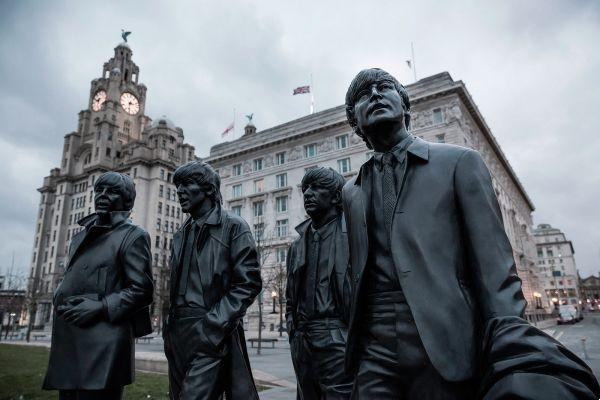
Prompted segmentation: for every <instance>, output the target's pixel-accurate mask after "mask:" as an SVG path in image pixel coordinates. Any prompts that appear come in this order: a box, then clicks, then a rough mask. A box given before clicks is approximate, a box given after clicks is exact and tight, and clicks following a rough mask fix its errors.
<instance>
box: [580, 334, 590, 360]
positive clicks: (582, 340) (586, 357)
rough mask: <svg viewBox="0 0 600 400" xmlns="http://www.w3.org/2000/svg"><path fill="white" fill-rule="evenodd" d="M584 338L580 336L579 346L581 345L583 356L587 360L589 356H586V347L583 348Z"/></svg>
mask: <svg viewBox="0 0 600 400" xmlns="http://www.w3.org/2000/svg"><path fill="white" fill-rule="evenodd" d="M585 340H586V338H584V337H583V338H581V347H583V358H584V359H586V360H589V359H590V357H589V356H588V353H587V349H586V348H585Z"/></svg>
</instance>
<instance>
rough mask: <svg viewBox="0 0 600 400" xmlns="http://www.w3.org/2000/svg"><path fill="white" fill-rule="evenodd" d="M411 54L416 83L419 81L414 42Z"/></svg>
mask: <svg viewBox="0 0 600 400" xmlns="http://www.w3.org/2000/svg"><path fill="white" fill-rule="evenodd" d="M410 52H411V54H412V70H413V74H414V76H415V82H416V81H417V64H416V63H415V47H414V46H413V42H410Z"/></svg>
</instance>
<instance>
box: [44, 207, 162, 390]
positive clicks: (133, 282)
mask: <svg viewBox="0 0 600 400" xmlns="http://www.w3.org/2000/svg"><path fill="white" fill-rule="evenodd" d="M128 215H129V212H112V213H111V223H110V225H105V226H100V225H96V220H97V216H96V215H95V214H92V215H90V216H88V217H86V218H84V219H82V220H80V221H79V224H80V225H82V226H84V227H85V229H84V230H82V231H81V232H79V233H77V234H76V235H75V236H74V237H73V239H72V241H71V245H70V248H69V260H68V263H67V269H66V271H65V275H64V278H63V281H62V282H61V283H60V285H59V286H58V288H57V289H56V291H55V293H54V307H55V309H56V307H58V306H59V305H61V304H64V302H65V301H66V300H67V299H68V298H69V297H72V296H80V295H83V296H86V297H90V298H93V299H102V298H104V299H105V302H106V305H107V306H108V309H107V310H106V313H105V315H103V316H102V317H101V318H99V319H98V320H97V321H95V322H93V323H91V324H90V325H86V326H83V327H77V326H75V325H72V324H69V323H67V322H66V321H65V320H64V319H63V318H62V317H61V316H58V315H57V314H56V313H55V314H54V319H53V324H52V345H51V349H50V360H49V363H48V371H47V373H46V377H45V379H44V384H43V388H44V389H84V390H99V389H105V388H112V387H119V386H124V385H127V384H130V383H131V382H133V377H134V368H135V365H134V339H135V337H136V336H143V335H146V334H148V333H150V332H151V329H150V327H151V324H150V314H149V308H148V306H149V305H150V303H151V302H152V294H153V289H154V286H153V281H152V270H151V252H150V237H149V236H148V233H146V231H144V230H143V229H142V228H140V227H138V226H136V225H133V224H132V223H131V221H130V220H128V219H127V217H128Z"/></svg>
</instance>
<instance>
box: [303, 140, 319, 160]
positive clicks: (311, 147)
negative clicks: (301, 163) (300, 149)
mask: <svg viewBox="0 0 600 400" xmlns="http://www.w3.org/2000/svg"><path fill="white" fill-rule="evenodd" d="M316 155H317V145H316V144H314V143H313V144H307V145H306V146H304V157H306V158H310V157H314V156H316Z"/></svg>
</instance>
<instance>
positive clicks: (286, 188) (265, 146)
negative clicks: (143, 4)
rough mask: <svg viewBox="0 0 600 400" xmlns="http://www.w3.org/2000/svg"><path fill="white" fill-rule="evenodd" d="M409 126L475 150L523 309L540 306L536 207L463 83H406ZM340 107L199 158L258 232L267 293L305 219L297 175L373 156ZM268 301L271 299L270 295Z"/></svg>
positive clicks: (440, 79) (351, 166) (352, 169)
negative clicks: (498, 213) (489, 184)
mask: <svg viewBox="0 0 600 400" xmlns="http://www.w3.org/2000/svg"><path fill="white" fill-rule="evenodd" d="M407 90H408V92H409V95H410V99H411V106H412V110H411V115H412V119H411V125H412V127H411V131H412V133H413V134H415V135H417V136H419V137H421V138H423V139H425V140H428V141H432V142H446V143H452V144H456V145H459V146H464V147H470V148H473V149H475V150H478V151H479V152H480V153H481V154H482V156H483V158H484V160H485V162H486V164H487V166H488V168H489V169H490V173H491V175H492V181H493V185H494V188H495V190H496V194H497V196H498V201H499V203H500V208H501V210H502V216H503V218H504V225H505V228H506V232H507V234H508V237H509V239H510V242H511V244H512V247H513V251H514V257H515V260H516V263H517V269H518V273H519V275H520V277H521V279H522V280H523V291H524V294H525V297H526V299H527V301H528V309H527V312H528V313H529V314H533V313H537V312H543V311H544V310H543V304H544V303H546V301H545V293H544V291H543V290H542V287H541V286H540V283H539V278H538V276H537V268H536V264H535V260H536V253H535V242H534V240H533V234H532V218H531V213H532V212H533V210H534V206H533V204H532V202H531V200H530V199H529V197H528V196H527V193H526V192H525V189H524V188H523V186H522V185H521V183H520V181H519V179H518V178H517V176H516V174H515V172H514V171H513V169H512V168H511V166H510V165H509V163H508V161H507V159H506V157H505V156H504V153H503V152H502V150H501V149H500V146H499V145H498V143H497V142H496V139H495V138H494V136H493V135H492V133H491V131H490V129H489V127H488V126H487V124H486V123H485V120H484V119H483V116H482V115H481V113H480V112H479V110H478V109H477V106H476V105H475V102H474V101H473V99H472V98H471V96H470V94H469V92H468V91H467V89H466V87H465V85H464V84H463V83H462V82H461V81H454V80H453V79H452V78H451V76H450V75H449V74H448V73H447V72H444V73H440V74H437V75H434V76H431V77H428V78H424V79H421V80H419V81H418V82H416V83H414V84H412V85H408V86H407ZM371 155H372V152H370V151H369V150H368V149H367V147H366V146H365V144H364V142H363V141H362V140H361V139H360V138H359V137H358V136H357V135H355V134H354V132H353V131H352V129H351V127H350V126H349V125H348V123H347V120H346V114H345V107H344V106H338V107H334V108H331V109H328V110H324V111H321V112H318V113H315V114H312V115H308V116H305V117H302V118H299V119H296V120H293V121H290V122H287V123H285V124H282V125H279V126H276V127H273V128H270V129H266V130H264V131H260V132H257V130H256V127H254V126H253V125H252V124H249V125H248V126H246V129H245V133H244V135H243V136H242V137H240V138H239V139H237V140H234V141H231V142H226V143H221V144H218V145H216V146H213V147H212V148H211V150H210V154H209V156H208V157H207V158H205V161H207V162H209V163H210V164H212V165H213V166H214V168H215V169H217V170H218V171H219V174H220V176H221V178H222V185H221V189H222V192H223V199H224V206H225V207H226V208H229V209H231V210H233V211H234V212H236V213H237V214H239V215H241V216H242V217H243V218H245V219H246V221H248V223H249V224H250V226H251V227H252V228H253V230H254V232H255V236H257V237H259V238H261V240H260V244H261V247H262V248H265V249H266V251H264V253H263V255H264V256H263V257H262V258H263V259H264V265H263V279H264V282H265V289H266V290H265V294H264V296H265V298H263V301H264V302H265V303H267V304H270V302H271V299H270V298H269V297H273V298H275V297H277V296H279V293H281V290H280V283H279V282H281V278H277V277H278V276H279V277H280V275H281V270H282V265H283V264H284V263H285V255H286V251H287V247H288V246H289V244H290V243H291V241H292V240H293V238H294V237H295V235H296V232H295V230H294V227H295V226H296V225H298V224H300V223H301V222H302V221H303V220H304V219H306V218H307V216H306V214H305V212H304V208H303V201H302V192H301V189H300V181H301V179H302V177H303V175H304V173H305V171H306V170H307V169H309V168H311V167H315V166H325V167H332V168H334V169H336V170H337V171H339V172H340V173H341V174H343V175H344V176H345V177H346V178H350V177H352V176H354V175H356V174H357V173H358V170H359V168H360V166H361V165H362V164H363V163H364V162H365V161H366V160H367V159H369V158H370V157H371ZM273 302H274V303H276V302H275V300H274V299H273Z"/></svg>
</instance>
